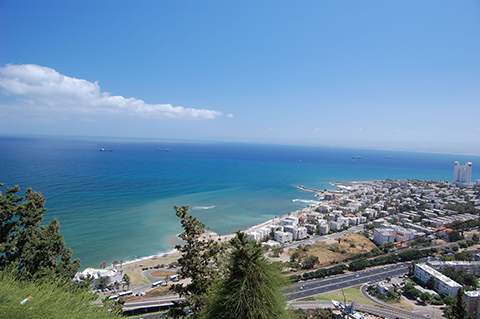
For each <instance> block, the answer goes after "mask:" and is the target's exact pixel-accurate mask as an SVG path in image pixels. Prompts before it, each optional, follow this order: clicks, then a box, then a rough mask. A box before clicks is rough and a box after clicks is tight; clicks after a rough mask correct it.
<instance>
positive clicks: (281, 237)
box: [275, 231, 293, 244]
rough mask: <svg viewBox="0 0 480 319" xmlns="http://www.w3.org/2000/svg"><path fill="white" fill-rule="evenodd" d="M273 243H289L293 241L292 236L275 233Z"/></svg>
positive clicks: (287, 233) (286, 233)
mask: <svg viewBox="0 0 480 319" xmlns="http://www.w3.org/2000/svg"><path fill="white" fill-rule="evenodd" d="M275 241H277V242H279V243H280V244H286V243H291V242H292V241H293V234H292V233H289V232H283V231H276V232H275Z"/></svg>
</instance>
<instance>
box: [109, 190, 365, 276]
mask: <svg viewBox="0 0 480 319" xmlns="http://www.w3.org/2000/svg"><path fill="white" fill-rule="evenodd" d="M362 183H364V182H363V181H361V182H331V183H330V185H332V186H335V187H336V188H339V186H341V185H344V186H345V184H346V185H352V184H356V185H358V184H362ZM296 187H297V188H299V189H301V190H303V191H306V192H315V193H316V190H314V189H310V188H307V187H304V186H302V185H299V186H296ZM340 188H341V187H340ZM342 190H345V189H342ZM347 190H349V189H348V188H347ZM323 192H324V191H320V193H323ZM329 192H335V191H329ZM318 194H319V193H317V195H318ZM315 202H317V204H315V205H307V206H306V207H304V208H301V209H299V210H296V211H294V212H290V213H286V214H284V215H282V216H276V217H275V218H273V219H269V220H267V221H265V222H263V223H260V224H256V225H253V226H251V227H249V228H247V229H245V230H241V231H242V232H244V233H247V232H251V231H255V230H258V229H261V228H263V227H266V226H269V225H272V224H274V223H279V222H281V221H282V220H283V219H285V218H287V217H290V216H297V215H300V214H306V213H309V212H311V211H312V210H315V209H316V208H317V207H318V206H319V205H321V204H322V203H323V201H315ZM201 237H202V238H204V239H207V238H208V239H213V240H215V241H217V240H218V241H220V242H225V241H229V240H230V239H232V238H233V237H235V233H231V234H219V233H216V232H214V231H211V230H205V232H204V233H203V235H202V236H201ZM177 253H178V250H177V249H175V248H172V249H171V250H169V251H167V252H159V253H157V254H155V255H151V256H145V257H139V258H137V259H134V260H128V261H126V262H124V263H123V266H127V268H130V267H128V266H131V265H133V264H138V263H151V262H152V261H153V260H157V259H161V260H163V259H167V260H168V259H169V258H174V257H173V256H174V255H175V254H177ZM174 259H176V258H174ZM172 261H173V260H172ZM140 267H141V266H140ZM114 268H115V267H113V265H109V266H107V269H114ZM134 268H136V267H134Z"/></svg>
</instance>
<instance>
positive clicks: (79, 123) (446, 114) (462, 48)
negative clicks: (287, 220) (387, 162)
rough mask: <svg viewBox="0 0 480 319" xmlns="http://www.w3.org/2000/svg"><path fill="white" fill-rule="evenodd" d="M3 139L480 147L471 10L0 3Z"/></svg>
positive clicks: (479, 22)
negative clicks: (44, 136) (39, 137)
mask: <svg viewBox="0 0 480 319" xmlns="http://www.w3.org/2000/svg"><path fill="white" fill-rule="evenodd" d="M0 90H1V94H0V134H54V135H81V136H118V137H146V138H168V139H193V140H219V141H239V142H259V143H293V144H305V145H332V146H347V147H376V148H396V149H410V150H434V151H449V152H450V151H451V152H472V153H480V147H479V146H480V2H479V1H468V0H465V1H454V0H452V1H442V0H438V1H422V0H415V1H408V0H402V1H400V0H399V1H389V0H383V1H373V0H370V1H362V0H355V1H281V0H277V1H248V0H245V1H235V0H233V1H202V0H196V1H182V0H179V1H107V0H103V1H76V0H73V1H49V0H45V1H21V0H19V1H13V0H11V1H9V0H4V1H0Z"/></svg>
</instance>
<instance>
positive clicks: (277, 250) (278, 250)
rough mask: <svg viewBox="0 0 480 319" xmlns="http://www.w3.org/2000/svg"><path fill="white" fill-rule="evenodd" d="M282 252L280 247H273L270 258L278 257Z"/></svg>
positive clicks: (282, 249)
mask: <svg viewBox="0 0 480 319" xmlns="http://www.w3.org/2000/svg"><path fill="white" fill-rule="evenodd" d="M283 251H284V248H283V247H282V246H277V247H273V248H272V253H271V254H270V257H280V254H283Z"/></svg>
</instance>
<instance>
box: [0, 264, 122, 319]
mask: <svg viewBox="0 0 480 319" xmlns="http://www.w3.org/2000/svg"><path fill="white" fill-rule="evenodd" d="M0 287H2V288H1V289H0V314H2V315H1V317H2V319H18V318H29V319H43V318H50V319H64V318H69V319H70V318H71V319H109V318H121V317H120V316H119V315H116V314H114V313H111V312H108V311H107V309H106V308H101V307H98V306H96V305H93V304H92V302H93V301H94V300H95V299H96V298H97V296H96V294H91V293H88V292H86V291H83V290H75V291H72V290H71V289H70V286H69V283H66V284H65V283H58V282H57V283H54V282H47V281H36V282H33V281H25V280H20V279H19V278H18V277H17V274H16V269H12V268H10V267H9V268H8V269H6V270H4V271H0ZM29 296H31V297H33V299H32V300H30V301H27V302H26V303H25V304H24V305H21V304H20V301H22V300H24V299H25V298H27V297H29Z"/></svg>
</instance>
